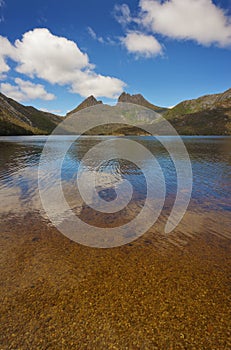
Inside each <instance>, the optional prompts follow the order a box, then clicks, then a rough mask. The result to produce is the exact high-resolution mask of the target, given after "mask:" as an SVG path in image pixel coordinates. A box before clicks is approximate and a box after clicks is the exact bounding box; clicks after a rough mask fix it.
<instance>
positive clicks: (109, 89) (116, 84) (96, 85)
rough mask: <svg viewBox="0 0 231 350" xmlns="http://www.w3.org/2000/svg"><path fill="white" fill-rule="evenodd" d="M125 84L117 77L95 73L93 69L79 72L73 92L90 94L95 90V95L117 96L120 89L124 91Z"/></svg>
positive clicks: (83, 94) (84, 94)
mask: <svg viewBox="0 0 231 350" xmlns="http://www.w3.org/2000/svg"><path fill="white" fill-rule="evenodd" d="M124 85H125V84H124V83H123V82H122V81H121V80H119V79H116V78H112V77H108V76H103V75H100V74H95V73H94V72H91V71H88V72H79V74H78V79H76V81H75V82H73V84H72V88H71V92H74V93H78V94H80V95H82V96H89V95H90V94H92V91H93V92H94V96H95V97H99V96H106V97H109V98H116V97H117V96H118V91H120V92H122V90H123V87H124Z"/></svg>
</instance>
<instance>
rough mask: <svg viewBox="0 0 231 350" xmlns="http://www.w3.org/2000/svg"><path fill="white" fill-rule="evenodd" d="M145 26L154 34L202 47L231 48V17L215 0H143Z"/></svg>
mask: <svg viewBox="0 0 231 350" xmlns="http://www.w3.org/2000/svg"><path fill="white" fill-rule="evenodd" d="M140 7H141V11H142V12H141V14H140V18H141V20H142V24H143V25H144V26H145V27H147V28H149V29H151V30H152V31H153V32H154V33H160V34H162V35H165V36H167V37H170V38H174V39H184V40H195V41H196V42H198V43H199V44H202V45H206V46H207V45H210V44H216V45H219V46H223V47H225V46H230V45H231V17H228V16H227V15H226V13H225V11H224V10H223V9H221V8H219V7H218V6H216V5H215V4H214V3H213V2H212V1H211V0H194V1H192V0H169V1H160V0H141V1H140Z"/></svg>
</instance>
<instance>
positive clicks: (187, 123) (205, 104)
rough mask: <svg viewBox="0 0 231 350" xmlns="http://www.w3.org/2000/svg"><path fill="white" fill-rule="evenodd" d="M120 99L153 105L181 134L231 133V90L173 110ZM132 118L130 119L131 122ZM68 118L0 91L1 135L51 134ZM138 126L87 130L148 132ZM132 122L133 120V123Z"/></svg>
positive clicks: (136, 97)
mask: <svg viewBox="0 0 231 350" xmlns="http://www.w3.org/2000/svg"><path fill="white" fill-rule="evenodd" d="M118 102H125V103H133V104H137V105H140V106H144V107H146V108H149V109H151V110H153V111H155V112H157V113H159V114H161V115H162V116H163V117H164V118H165V119H166V120H168V121H169V122H170V123H171V124H172V126H173V127H174V128H175V129H176V131H177V132H178V133H179V134H180V135H186V136H187V135H189V136H193V135H205V136H209V135H211V136H212V135H221V136H222V135H223V136H225V135H227V136H229V135H231V89H229V90H227V91H225V92H224V93H221V94H214V95H206V96H203V97H199V98H198V99H194V100H188V101H183V102H181V103H179V104H178V105H176V106H175V107H174V108H172V109H168V108H164V107H159V106H155V105H153V104H151V103H150V102H148V101H147V100H146V99H145V98H144V97H143V96H142V95H140V94H137V95H129V94H126V93H122V94H121V96H120V97H119V99H118ZM100 104H102V102H101V101H97V100H96V99H95V98H94V96H90V97H88V98H87V99H86V100H84V101H83V102H82V103H81V104H80V105H79V106H77V107H76V108H75V109H74V110H73V111H71V112H69V113H68V114H67V115H66V117H65V118H68V117H70V116H71V115H72V114H73V113H75V112H78V111H80V110H82V109H84V108H87V107H91V106H94V105H100ZM129 118H130V117H128V121H129V122H130V119H129ZM63 120H64V117H60V116H57V115H54V114H52V113H47V112H43V111H39V110H37V109H35V108H34V107H31V106H23V105H21V104H20V103H18V102H16V101H14V100H13V99H10V98H8V97H6V96H5V95H3V94H1V93H0V136H17V135H49V134H50V133H51V132H52V131H53V130H54V129H55V128H56V126H57V125H58V124H59V123H60V122H62V121H63ZM133 123H134V126H131V125H127V124H121V123H118V125H116V124H114V125H113V126H112V125H111V124H110V125H107V124H105V125H103V126H100V127H96V128H94V129H92V130H89V131H88V132H87V134H88V135H118V136H122V135H148V133H146V132H145V131H144V130H143V129H142V127H145V125H151V124H152V121H151V120H150V121H149V124H142V123H141V122H140V121H139V120H133ZM129 124H130V123H129Z"/></svg>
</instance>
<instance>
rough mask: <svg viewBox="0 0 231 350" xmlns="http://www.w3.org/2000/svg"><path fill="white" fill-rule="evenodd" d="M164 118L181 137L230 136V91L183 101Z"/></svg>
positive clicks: (166, 113)
mask: <svg viewBox="0 0 231 350" xmlns="http://www.w3.org/2000/svg"><path fill="white" fill-rule="evenodd" d="M164 117H165V118H166V119H167V120H168V121H169V122H170V123H171V124H172V125H173V126H174V127H175V129H176V130H177V131H178V133H180V134H181V135H231V89H229V90H227V91H225V92H223V93H220V94H213V95H205V96H202V97H199V98H197V99H193V100H187V101H183V102H181V103H179V104H178V105H176V106H175V107H174V108H172V109H169V110H168V111H167V112H165V113H164Z"/></svg>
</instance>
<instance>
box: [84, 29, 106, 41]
mask: <svg viewBox="0 0 231 350" xmlns="http://www.w3.org/2000/svg"><path fill="white" fill-rule="evenodd" d="M87 31H88V33H89V35H90V36H91V37H92V39H94V40H97V41H99V42H100V43H101V44H104V43H105V41H104V38H102V37H101V36H97V34H96V32H95V31H94V30H93V29H92V28H91V27H87Z"/></svg>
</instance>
